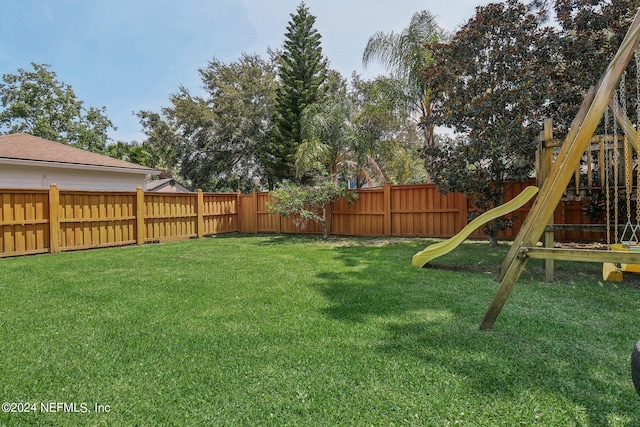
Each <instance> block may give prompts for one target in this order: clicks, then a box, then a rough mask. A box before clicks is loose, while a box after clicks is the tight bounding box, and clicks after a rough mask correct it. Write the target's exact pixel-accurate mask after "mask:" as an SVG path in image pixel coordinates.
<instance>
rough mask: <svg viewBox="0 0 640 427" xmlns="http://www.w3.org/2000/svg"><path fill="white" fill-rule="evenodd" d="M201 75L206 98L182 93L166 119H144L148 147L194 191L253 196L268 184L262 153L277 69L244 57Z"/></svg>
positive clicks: (158, 116) (214, 65)
mask: <svg viewBox="0 0 640 427" xmlns="http://www.w3.org/2000/svg"><path fill="white" fill-rule="evenodd" d="M199 71H200V76H201V79H202V82H203V86H204V89H205V92H206V95H205V96H194V95H192V94H191V93H190V92H189V90H188V89H186V88H184V87H181V88H180V89H179V91H178V93H176V94H174V95H172V96H171V98H170V101H171V106H170V107H166V108H164V109H163V110H162V113H161V114H160V113H153V112H148V111H141V112H139V113H138V117H139V118H140V121H141V123H142V125H143V127H144V128H145V133H146V134H147V136H148V138H147V140H146V141H145V144H147V145H149V146H150V147H151V148H153V150H152V151H154V152H155V153H158V156H159V159H158V161H159V162H164V164H165V166H166V168H168V169H177V170H179V172H180V175H181V176H182V177H184V178H185V179H186V180H187V181H189V182H190V184H191V185H192V186H193V187H194V188H201V189H203V190H205V191H227V190H236V189H238V185H241V188H240V189H241V190H244V191H251V190H253V189H254V188H255V187H256V181H257V182H259V181H261V179H262V178H263V170H262V168H261V164H260V163H259V161H258V157H257V152H256V150H257V147H258V146H260V145H264V144H265V142H266V141H267V140H268V138H269V134H270V132H271V110H272V107H273V103H274V99H275V70H274V64H273V63H272V62H271V61H266V60H264V59H262V58H260V57H259V56H257V55H247V54H243V55H242V57H241V58H240V59H239V60H238V61H235V62H232V63H230V64H224V63H223V62H221V61H219V60H216V59H214V60H213V61H211V62H209V65H208V66H207V67H206V68H205V69H201V70H199Z"/></svg>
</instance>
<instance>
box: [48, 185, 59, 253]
mask: <svg viewBox="0 0 640 427" xmlns="http://www.w3.org/2000/svg"><path fill="white" fill-rule="evenodd" d="M49 252H51V253H52V254H57V253H58V252H60V190H58V185H57V184H51V185H50V186H49Z"/></svg>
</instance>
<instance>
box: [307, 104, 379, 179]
mask: <svg viewBox="0 0 640 427" xmlns="http://www.w3.org/2000/svg"><path fill="white" fill-rule="evenodd" d="M354 115H355V106H354V105H353V103H352V102H351V101H350V100H349V99H348V98H346V97H334V99H329V100H327V101H325V102H324V103H322V104H313V105H310V106H308V107H307V108H305V110H304V112H303V114H302V121H301V124H302V135H303V141H302V144H300V146H299V147H298V150H297V151H296V157H295V164H296V175H298V177H304V176H305V174H308V173H310V172H311V173H313V172H317V171H320V172H321V173H328V175H329V177H330V178H331V179H332V180H333V181H334V182H335V181H337V180H338V176H339V174H340V172H341V170H343V169H347V170H349V171H350V172H352V173H354V174H355V176H356V177H358V180H357V181H358V184H360V183H361V182H362V181H361V179H362V180H364V181H365V182H366V183H367V184H369V185H370V186H372V185H374V180H375V178H378V181H379V180H383V181H384V182H387V181H388V177H387V176H386V174H385V173H384V171H383V170H382V168H381V167H380V166H379V165H378V164H377V163H376V162H375V161H374V160H373V158H372V157H371V156H369V155H368V154H369V153H367V152H366V147H363V146H362V145H363V144H362V141H361V139H362V138H360V135H358V134H357V130H356V129H355V128H354V123H353V119H354Z"/></svg>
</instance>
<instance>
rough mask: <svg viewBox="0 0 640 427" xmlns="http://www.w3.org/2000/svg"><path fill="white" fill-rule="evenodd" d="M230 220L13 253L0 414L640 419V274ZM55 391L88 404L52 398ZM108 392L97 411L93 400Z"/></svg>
mask: <svg viewBox="0 0 640 427" xmlns="http://www.w3.org/2000/svg"><path fill="white" fill-rule="evenodd" d="M430 242H431V240H428V239H407V240H401V239H388V240H387V239H377V240H376V239H334V240H330V241H328V242H323V241H321V240H318V239H316V238H313V237H283V236H259V237H227V238H211V239H201V240H193V241H186V242H179V243H171V244H164V245H147V246H143V247H129V248H118V249H105V250H95V251H84V252H73V253H63V254H58V255H43V256H34V257H22V258H12V259H3V260H0V264H1V271H2V276H1V279H0V343H1V344H0V401H2V402H31V403H37V405H38V408H37V409H38V411H37V412H36V413H28V414H17V413H0V425H1V426H5V425H6V426H14V425H15V426H18V425H19V426H28V425H42V426H57V425H62V426H76V425H92V426H129V425H132V426H152V425H153V426H170V425H176V426H183V425H189V426H208V425H217V426H234V425H246V426H257V425H269V426H272V425H274V426H280V425H290V426H336V425H345V426H354V425H358V426H360V425H363V426H369V425H371V426H391V425H396V426H398V425H402V426H412V425H415V426H447V425H452V426H453V425H466V426H510V427H511V426H516V425H523V426H607V425H608V426H637V425H640V398H639V397H638V395H637V394H636V393H635V390H634V389H633V385H632V383H631V379H630V354H631V350H632V348H633V346H634V344H635V342H636V341H637V340H640V328H639V327H638V325H639V323H638V317H639V315H640V285H639V284H640V278H639V277H638V276H635V277H634V276H633V275H630V274H627V275H626V281H625V282H624V283H622V284H610V283H602V281H601V276H600V267H601V266H600V265H597V264H587V263H557V265H558V271H557V274H556V277H557V279H556V282H555V283H553V284H547V283H543V281H542V280H543V273H542V271H541V269H540V265H541V263H538V262H530V263H529V265H528V269H527V271H526V272H525V274H524V275H523V277H522V279H521V280H520V281H519V282H518V285H517V286H516V287H515V289H514V292H513V293H512V295H511V297H510V299H509V301H508V302H507V304H506V306H505V308H504V310H503V312H502V314H501V316H500V317H499V318H498V321H497V322H496V325H495V327H494V330H493V331H491V332H481V331H479V330H478V324H479V322H480V320H481V319H482V316H483V315H484V312H485V310H486V308H487V306H488V304H489V302H490V300H491V298H492V297H493V295H494V293H495V291H496V289H497V287H498V284H497V283H495V282H494V281H493V280H492V277H493V273H494V272H495V270H496V269H497V268H498V266H499V265H500V262H501V261H502V259H503V257H504V255H505V254H506V250H507V246H506V245H503V246H501V247H498V248H489V247H488V245H487V244H485V243H474V242H470V243H466V244H464V245H462V246H461V247H460V248H458V249H457V250H456V251H454V252H452V253H450V254H448V255H446V256H445V257H442V258H440V259H438V260H435V262H436V264H437V266H436V267H437V268H430V269H414V268H412V267H411V265H410V263H411V256H412V255H413V254H414V253H415V252H417V251H419V250H421V249H423V248H424V247H425V246H426V245H427V244H429V243H430ZM47 402H61V403H76V404H77V405H78V409H81V408H82V407H81V406H80V404H86V405H87V408H88V409H89V410H90V412H88V413H68V412H62V413H60V412H58V413H45V412H43V411H42V410H41V408H40V404H41V403H47ZM96 403H98V404H102V405H108V408H109V412H106V413H105V412H103V413H96V412H94V411H93V409H94V405H95V404H96Z"/></svg>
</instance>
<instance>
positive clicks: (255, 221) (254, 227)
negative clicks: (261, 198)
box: [251, 189, 260, 234]
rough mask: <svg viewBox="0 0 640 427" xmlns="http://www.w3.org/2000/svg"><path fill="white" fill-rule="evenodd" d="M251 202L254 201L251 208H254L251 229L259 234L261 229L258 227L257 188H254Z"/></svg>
mask: <svg viewBox="0 0 640 427" xmlns="http://www.w3.org/2000/svg"><path fill="white" fill-rule="evenodd" d="M251 203H252V207H251V209H253V211H252V212H253V215H252V218H251V221H252V222H253V224H252V226H251V230H255V231H254V233H256V234H258V233H259V232H260V229H259V228H258V193H256V190H255V189H254V190H253V194H252V198H251Z"/></svg>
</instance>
